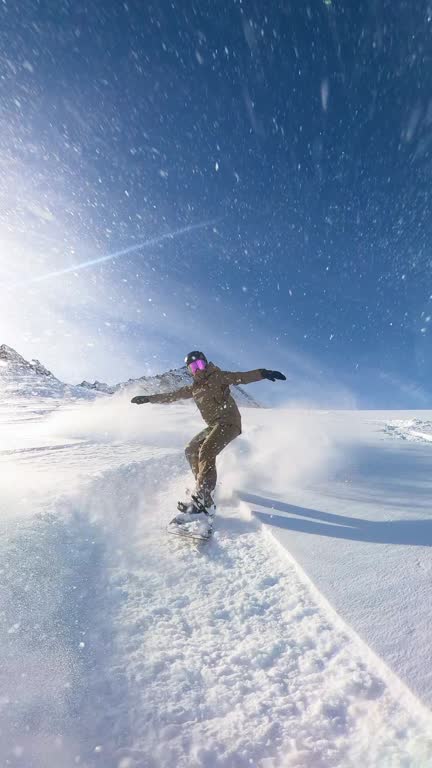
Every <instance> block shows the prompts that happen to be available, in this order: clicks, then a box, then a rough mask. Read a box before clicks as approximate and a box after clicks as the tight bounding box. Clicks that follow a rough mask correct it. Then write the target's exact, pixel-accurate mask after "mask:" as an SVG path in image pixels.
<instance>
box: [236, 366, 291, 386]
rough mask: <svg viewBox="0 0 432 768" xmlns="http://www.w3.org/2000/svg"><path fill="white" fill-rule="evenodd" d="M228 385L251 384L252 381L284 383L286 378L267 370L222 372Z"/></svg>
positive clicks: (277, 372) (276, 372)
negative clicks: (278, 380) (267, 380)
mask: <svg viewBox="0 0 432 768" xmlns="http://www.w3.org/2000/svg"><path fill="white" fill-rule="evenodd" d="M224 376H225V378H226V380H227V383H228V384H252V383H253V382H254V381H262V380H263V379H269V381H276V379H280V380H281V381H286V376H284V374H283V373H280V372H279V371H268V370H267V368H256V369H255V370H254V371H224Z"/></svg>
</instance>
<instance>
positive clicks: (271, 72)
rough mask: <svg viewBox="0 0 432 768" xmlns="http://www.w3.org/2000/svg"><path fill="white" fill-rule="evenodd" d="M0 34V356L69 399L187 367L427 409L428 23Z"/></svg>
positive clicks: (55, 13)
mask: <svg viewBox="0 0 432 768" xmlns="http://www.w3.org/2000/svg"><path fill="white" fill-rule="evenodd" d="M0 17H1V18H0V21H1V23H0V43H1V50H2V56H1V59H0V67H1V75H2V76H1V80H0V96H1V99H2V104H3V105H4V107H5V108H4V109H3V110H2V114H1V116H0V129H1V130H0V159H1V161H2V168H3V176H2V180H1V181H0V198H1V207H0V246H1V250H0V279H1V282H2V285H3V286H6V291H5V292H4V301H3V302H2V307H1V308H0V327H1V328H2V331H1V339H0V341H2V342H6V343H8V344H10V345H11V346H14V347H16V348H17V349H18V351H20V352H21V353H22V354H24V355H26V356H28V357H38V358H40V359H41V360H43V362H44V363H45V364H46V365H48V366H49V367H51V368H52V369H54V371H55V372H56V373H57V375H59V376H61V377H63V378H65V379H68V380H70V381H79V380H81V379H82V378H91V379H94V378H98V379H103V380H109V381H118V380H121V379H125V378H128V377H129V376H136V375H140V374H143V373H146V372H151V371H154V372H156V371H161V370H164V369H166V368H167V367H174V366H177V365H178V364H179V363H180V362H181V361H182V360H183V357H184V353H185V352H187V351H189V349H191V348H196V347H203V348H204V349H205V351H206V352H207V353H208V354H209V356H210V357H212V358H214V359H215V361H216V362H220V363H221V364H222V365H224V366H229V367H233V368H234V367H242V368H248V367H255V366H266V367H276V368H280V369H283V370H285V371H286V373H287V374H289V375H290V377H291V381H290V385H289V394H290V396H291V397H292V398H293V399H298V398H301V397H303V398H308V399H311V400H314V401H316V402H320V403H323V404H325V403H331V404H333V405H334V404H340V405H347V406H351V405H354V404H357V405H359V406H362V407H395V406H400V407H426V406H431V405H432V387H431V384H430V382H431V380H432V362H431V360H432V358H431V354H430V353H431V337H430V332H431V331H430V329H431V328H432V325H431V321H430V317H431V316H432V298H431V297H432V281H431V254H430V242H431V235H432V233H431V231H430V230H431V228H432V217H431V205H430V189H431V171H432V163H431V161H432V157H431V153H432V66H431V57H432V53H431V46H430V35H431V29H432V26H431V25H432V9H431V8H429V9H428V6H427V4H426V3H416V4H414V6H413V4H412V3H409V2H388V1H387V0H381V2H376V3H375V4H374V5H373V6H372V5H371V4H370V3H366V2H334V1H333V0H332V2H330V3H325V2H321V1H319V0H316V2H311V3H309V4H308V3H295V2H274V3H271V4H263V5H262V7H261V6H260V4H256V3H253V2H250V3H248V2H234V1H233V0H230V1H229V2H226V3H223V4H216V3H213V2H203V1H200V2H193V0H191V2H187V3H186V2H173V3H171V2H164V1H162V2H158V3H154V4H153V3H142V2H139V1H138V0H127V2H124V3H121V2H109V1H108V0H104V2H102V1H99V2H98V1H97V0H95V1H94V2H92V3H85V2H80V0H76V1H75V2H73V3H72V2H63V3H61V2H60V3H56V4H46V5H43V6H42V5H41V4H39V3H37V2H34V1H33V0H26V1H25V2H23V3H20V4H19V5H16V6H15V7H12V5H10V6H9V5H7V4H3V5H2V6H1V7H0ZM188 228H190V229H189V231H183V230H185V229H188ZM167 233H177V234H174V235H173V236H172V237H165V235H167ZM149 241H151V242H150V243H149ZM140 243H146V245H143V247H142V248H137V249H136V250H131V251H129V252H128V253H125V254H123V255H121V256H118V257H117V258H113V259H105V257H106V256H108V255H110V254H115V253H116V252H118V251H124V250H126V249H129V248H131V247H133V246H136V245H139V244H140ZM78 265H81V267H82V268H80V269H74V267H75V266H78ZM84 265H85V266H84ZM286 392H288V388H287V390H286ZM284 396H285V395H284Z"/></svg>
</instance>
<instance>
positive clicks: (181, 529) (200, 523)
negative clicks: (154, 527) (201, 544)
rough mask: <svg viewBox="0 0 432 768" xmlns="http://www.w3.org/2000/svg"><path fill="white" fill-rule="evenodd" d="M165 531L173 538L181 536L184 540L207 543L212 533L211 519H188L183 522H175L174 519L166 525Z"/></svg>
mask: <svg viewBox="0 0 432 768" xmlns="http://www.w3.org/2000/svg"><path fill="white" fill-rule="evenodd" d="M188 517H189V516H188ZM167 531H168V533H171V534H172V535H173V536H181V537H182V538H184V539H194V540H195V541H208V540H209V539H210V538H211V536H212V533H213V522H212V520H211V519H202V518H201V519H200V520H190V519H189V520H185V522H177V520H176V518H174V519H173V520H171V522H170V523H168V526H167Z"/></svg>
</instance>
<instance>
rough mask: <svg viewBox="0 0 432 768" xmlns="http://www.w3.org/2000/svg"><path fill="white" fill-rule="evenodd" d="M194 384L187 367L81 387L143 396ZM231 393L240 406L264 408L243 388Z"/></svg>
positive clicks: (98, 382)
mask: <svg viewBox="0 0 432 768" xmlns="http://www.w3.org/2000/svg"><path fill="white" fill-rule="evenodd" d="M191 383H192V377H191V375H190V374H189V373H188V370H187V367H186V366H183V367H182V368H174V369H173V370H171V371H167V372H166V373H161V374H159V375H156V376H141V377H140V378H138V379H129V381H124V382H120V383H119V384H116V385H114V386H110V385H109V384H104V383H102V382H100V381H95V382H93V384H90V383H89V382H88V381H83V382H81V384H80V386H81V387H87V388H88V389H91V390H96V391H97V392H105V393H108V394H114V393H115V392H120V391H122V390H125V389H127V390H129V389H130V390H131V391H132V390H133V391H134V392H135V391H136V392H138V391H139V392H140V394H143V395H151V394H161V393H163V392H174V391H175V390H176V389H180V388H181V387H185V386H186V387H187V386H190V384H191ZM231 392H232V394H233V396H234V398H235V400H236V401H237V403H238V405H240V406H243V407H247V408H260V407H262V406H261V405H260V404H259V403H258V402H257V401H256V400H255V399H254V398H253V397H252V396H251V395H250V394H249V393H248V392H246V391H245V390H244V389H243V387H238V386H234V387H232V388H231Z"/></svg>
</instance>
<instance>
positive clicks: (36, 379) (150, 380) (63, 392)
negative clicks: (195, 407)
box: [0, 344, 261, 408]
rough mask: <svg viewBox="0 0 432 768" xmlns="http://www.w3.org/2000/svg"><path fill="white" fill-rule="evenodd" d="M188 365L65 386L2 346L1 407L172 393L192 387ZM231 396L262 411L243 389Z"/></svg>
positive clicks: (9, 348)
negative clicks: (17, 401) (22, 401)
mask: <svg viewBox="0 0 432 768" xmlns="http://www.w3.org/2000/svg"><path fill="white" fill-rule="evenodd" d="M191 381H192V379H191V376H190V374H189V373H188V371H187V368H186V366H184V367H183V368H178V369H174V370H172V371H167V372H166V373H162V374H159V375H156V376H142V377H140V378H138V379H129V381H125V382H120V383H119V384H115V385H112V386H111V385H109V384H104V383H103V382H100V381H95V382H93V384H91V383H90V382H88V381H83V382H81V384H78V385H71V384H65V383H63V382H62V381H60V380H59V379H57V378H56V377H55V376H54V374H52V373H51V371H48V370H47V368H45V367H44V366H43V365H42V363H40V362H39V360H32V361H31V362H28V361H27V360H25V359H24V358H23V357H22V356H21V355H20V354H18V352H16V351H15V350H14V349H12V347H8V346H7V345H6V344H2V345H1V346H0V407H1V402H2V401H4V400H5V399H7V400H11V398H16V397H18V398H22V397H24V398H30V397H38V398H53V399H63V398H67V399H72V400H75V399H77V398H78V399H80V398H85V399H92V398H94V397H97V396H98V395H112V394H115V393H118V392H123V391H127V392H128V393H130V395H131V396H132V394H136V393H137V392H140V393H141V394H149V395H150V394H159V393H161V392H172V391H174V390H176V389H180V388H181V387H184V386H188V385H190V384H191ZM231 391H232V394H233V396H234V398H235V400H236V401H237V403H238V404H239V405H240V406H243V407H249V408H260V407H261V406H260V404H259V403H258V402H257V401H256V400H255V399H254V398H253V397H252V396H251V395H249V393H248V392H246V391H245V390H244V389H243V388H242V387H236V386H235V387H232V390H231Z"/></svg>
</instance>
